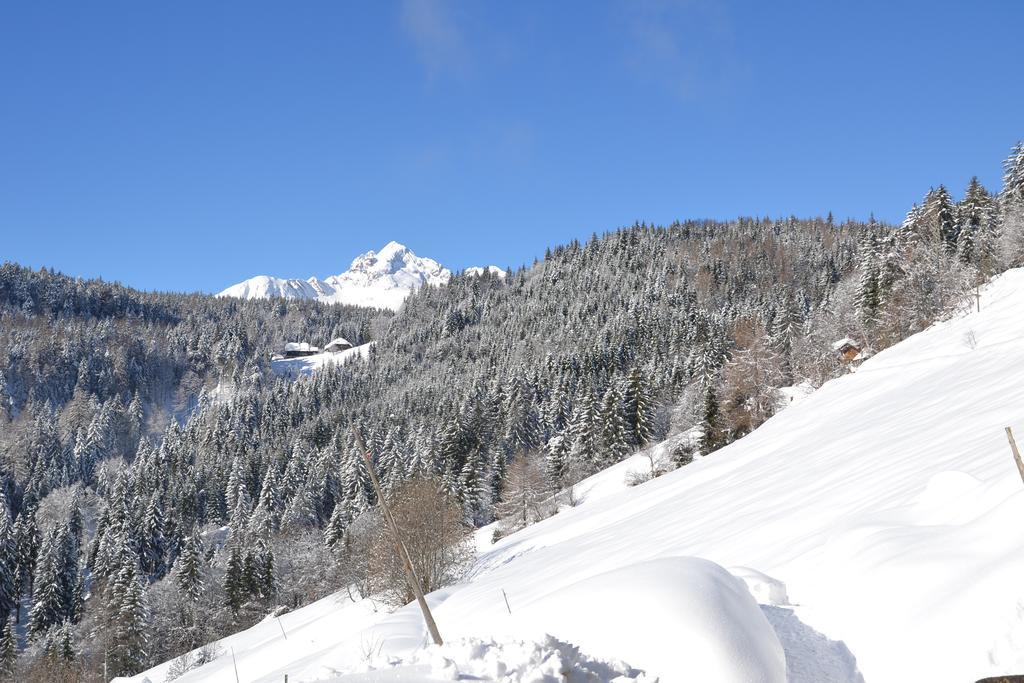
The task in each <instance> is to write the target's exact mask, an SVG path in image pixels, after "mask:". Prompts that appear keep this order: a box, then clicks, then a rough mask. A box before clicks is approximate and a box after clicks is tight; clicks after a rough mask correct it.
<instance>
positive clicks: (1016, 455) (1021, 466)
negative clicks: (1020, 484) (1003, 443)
mask: <svg viewBox="0 0 1024 683" xmlns="http://www.w3.org/2000/svg"><path fill="white" fill-rule="evenodd" d="M1006 438H1007V439H1009V440H1010V450H1012V451H1013V461H1014V462H1015V463H1017V471H1018V472H1020V479H1021V481H1024V462H1022V461H1021V459H1020V451H1018V450H1017V442H1016V441H1014V440H1013V431H1012V430H1011V429H1010V428H1009V427H1007V428H1006Z"/></svg>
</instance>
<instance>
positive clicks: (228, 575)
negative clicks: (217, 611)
mask: <svg viewBox="0 0 1024 683" xmlns="http://www.w3.org/2000/svg"><path fill="white" fill-rule="evenodd" d="M228 552H229V555H228V564H227V568H226V570H225V572H224V606H225V607H227V608H228V609H230V610H231V612H232V614H235V615H237V614H238V611H239V610H240V609H241V608H242V605H243V604H244V603H245V599H246V595H247V593H248V591H247V586H246V577H245V558H244V557H243V555H242V549H241V548H240V547H239V544H237V543H233V544H231V547H230V550H229V551H228Z"/></svg>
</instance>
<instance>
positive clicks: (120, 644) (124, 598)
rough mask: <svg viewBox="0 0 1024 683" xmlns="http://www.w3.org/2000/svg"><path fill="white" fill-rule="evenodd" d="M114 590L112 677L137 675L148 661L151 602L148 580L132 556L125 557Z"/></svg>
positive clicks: (109, 658)
mask: <svg viewBox="0 0 1024 683" xmlns="http://www.w3.org/2000/svg"><path fill="white" fill-rule="evenodd" d="M111 589H112V600H113V606H115V607H116V609H117V612H116V617H115V618H114V622H113V624H112V627H113V633H112V639H111V642H112V647H111V649H110V651H109V652H108V655H107V660H108V662H109V665H110V673H112V674H115V675H119V676H123V675H130V674H133V673H138V672H139V671H140V670H142V669H143V668H144V667H145V665H146V662H147V661H148V657H149V654H148V652H149V601H148V599H147V596H146V585H145V579H144V578H143V576H142V574H141V572H140V571H139V568H138V563H137V562H135V561H134V560H133V559H132V558H131V554H130V553H126V556H125V562H124V563H123V564H122V566H121V569H120V571H119V572H118V575H117V577H116V579H115V580H114V583H113V585H112V586H111Z"/></svg>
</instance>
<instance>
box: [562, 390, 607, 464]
mask: <svg viewBox="0 0 1024 683" xmlns="http://www.w3.org/2000/svg"><path fill="white" fill-rule="evenodd" d="M580 394H581V395H580V397H579V399H578V402H577V404H576V409H575V411H574V413H573V417H572V421H571V422H570V425H569V434H570V437H571V439H572V446H571V448H570V450H569V463H568V468H569V469H570V470H572V469H577V470H578V471H579V472H580V473H582V472H584V471H592V470H593V466H594V463H596V462H597V459H598V457H599V455H600V450H601V431H600V415H599V412H598V406H597V400H596V399H595V398H594V394H593V392H592V391H590V389H587V388H584V389H582V390H581V392H580Z"/></svg>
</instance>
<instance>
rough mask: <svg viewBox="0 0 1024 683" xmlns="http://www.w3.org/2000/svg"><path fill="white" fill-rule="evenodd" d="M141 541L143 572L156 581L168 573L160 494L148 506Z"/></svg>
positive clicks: (140, 552) (140, 536)
mask: <svg viewBox="0 0 1024 683" xmlns="http://www.w3.org/2000/svg"><path fill="white" fill-rule="evenodd" d="M139 541H140V544H139V560H140V562H141V564H142V572H143V573H144V574H146V575H147V576H150V577H152V578H154V579H155V578H159V577H161V576H163V574H164V573H165V572H166V558H167V539H166V538H165V537H164V513H163V507H162V506H161V505H160V498H159V494H156V493H154V494H153V495H152V496H151V497H150V499H149V503H148V504H147V505H146V511H145V513H144V514H143V516H142V528H141V529H140V535H139Z"/></svg>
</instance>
